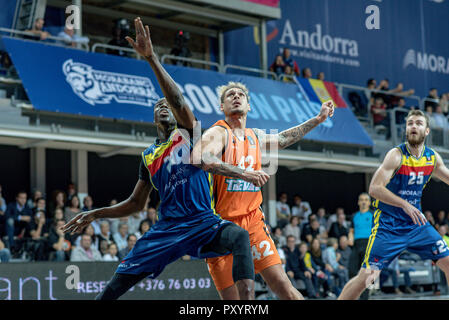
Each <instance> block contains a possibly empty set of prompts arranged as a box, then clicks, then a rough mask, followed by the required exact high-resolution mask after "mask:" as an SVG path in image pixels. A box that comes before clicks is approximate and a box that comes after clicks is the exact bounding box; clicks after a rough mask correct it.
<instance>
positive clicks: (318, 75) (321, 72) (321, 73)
mask: <svg viewBox="0 0 449 320" xmlns="http://www.w3.org/2000/svg"><path fill="white" fill-rule="evenodd" d="M316 78H317V80H321V81H324V72H323V71H320V72H318V74H317V75H316Z"/></svg>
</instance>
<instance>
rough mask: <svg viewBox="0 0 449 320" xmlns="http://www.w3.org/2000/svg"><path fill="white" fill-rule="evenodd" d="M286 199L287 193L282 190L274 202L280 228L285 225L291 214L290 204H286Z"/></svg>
mask: <svg viewBox="0 0 449 320" xmlns="http://www.w3.org/2000/svg"><path fill="white" fill-rule="evenodd" d="M287 200H288V196H287V193H285V192H282V193H281V194H280V195H279V201H278V202H277V203H276V216H277V225H278V226H279V227H281V228H284V227H285V226H286V225H287V223H288V219H290V215H291V211H290V206H289V205H288V203H287Z"/></svg>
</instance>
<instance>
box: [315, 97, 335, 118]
mask: <svg viewBox="0 0 449 320" xmlns="http://www.w3.org/2000/svg"><path fill="white" fill-rule="evenodd" d="M334 108H335V107H334V102H333V101H332V100H328V101H326V102H324V103H323V104H322V105H321V110H320V113H319V114H318V116H317V119H318V121H319V122H320V123H321V122H324V121H326V119H327V117H332V116H333V115H334Z"/></svg>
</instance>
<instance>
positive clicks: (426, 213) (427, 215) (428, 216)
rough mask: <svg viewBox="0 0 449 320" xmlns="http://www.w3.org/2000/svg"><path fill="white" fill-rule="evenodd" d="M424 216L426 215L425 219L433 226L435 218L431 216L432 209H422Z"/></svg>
mask: <svg viewBox="0 0 449 320" xmlns="http://www.w3.org/2000/svg"><path fill="white" fill-rule="evenodd" d="M424 216H425V217H426V219H427V221H429V223H430V224H431V225H432V226H435V219H434V218H433V214H432V211H430V210H426V211H424Z"/></svg>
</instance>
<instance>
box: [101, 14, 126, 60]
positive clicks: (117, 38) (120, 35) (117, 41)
mask: <svg viewBox="0 0 449 320" xmlns="http://www.w3.org/2000/svg"><path fill="white" fill-rule="evenodd" d="M128 32H129V22H128V20H126V19H119V20H117V21H116V22H115V25H114V28H113V29H112V39H111V40H110V41H109V42H108V44H109V45H111V46H116V47H125V48H130V46H129V43H128V41H126V39H125V37H126V36H127V35H128ZM106 53H107V54H113V55H116V56H121V57H129V56H130V52H128V51H124V50H120V49H119V50H117V49H106Z"/></svg>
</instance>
